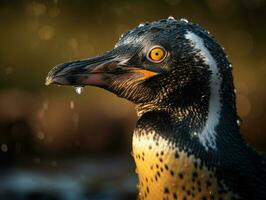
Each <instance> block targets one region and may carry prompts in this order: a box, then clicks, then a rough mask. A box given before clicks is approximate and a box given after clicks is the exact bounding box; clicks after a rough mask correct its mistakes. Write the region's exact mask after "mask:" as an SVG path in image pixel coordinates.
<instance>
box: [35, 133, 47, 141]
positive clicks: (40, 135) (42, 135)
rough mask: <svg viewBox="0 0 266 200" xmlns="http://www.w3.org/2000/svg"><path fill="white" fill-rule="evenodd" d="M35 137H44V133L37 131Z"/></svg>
mask: <svg viewBox="0 0 266 200" xmlns="http://www.w3.org/2000/svg"><path fill="white" fill-rule="evenodd" d="M37 137H38V139H40V140H43V139H44V138H45V135H44V133H43V132H42V131H39V132H38V133H37Z"/></svg>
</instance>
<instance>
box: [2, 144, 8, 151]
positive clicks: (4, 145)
mask: <svg viewBox="0 0 266 200" xmlns="http://www.w3.org/2000/svg"><path fill="white" fill-rule="evenodd" d="M1 150H2V151H3V152H7V151H8V147H7V145H6V144H2V145H1Z"/></svg>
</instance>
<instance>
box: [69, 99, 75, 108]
mask: <svg viewBox="0 0 266 200" xmlns="http://www.w3.org/2000/svg"><path fill="white" fill-rule="evenodd" d="M74 108H75V104H74V101H72V100H71V101H70V109H71V110H73V109H74Z"/></svg>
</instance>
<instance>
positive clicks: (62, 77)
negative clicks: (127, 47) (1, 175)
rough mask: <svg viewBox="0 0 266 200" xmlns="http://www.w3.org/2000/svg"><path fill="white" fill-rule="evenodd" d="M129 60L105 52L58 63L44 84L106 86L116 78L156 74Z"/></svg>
mask: <svg viewBox="0 0 266 200" xmlns="http://www.w3.org/2000/svg"><path fill="white" fill-rule="evenodd" d="M129 60H130V59H128V58H121V57H120V56H115V55H112V54H110V53H107V54H105V55H103V56H98V57H94V58H89V59H84V60H76V61H71V62H67V63H63V64H59V65H57V66H55V67H54V68H53V69H52V70H51V71H50V72H49V73H48V75H47V78H46V83H45V84H46V85H50V84H57V85H72V86H86V85H92V86H98V87H102V88H108V86H109V85H110V84H113V83H114V82H115V81H117V79H119V80H120V81H121V80H125V79H128V78H130V79H136V80H144V79H148V78H150V77H152V76H155V75H156V74H157V72H155V71H152V70H149V69H144V68H136V67H133V66H132V65H131V64H129V62H128V61H129Z"/></svg>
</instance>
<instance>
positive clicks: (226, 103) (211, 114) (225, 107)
mask: <svg viewBox="0 0 266 200" xmlns="http://www.w3.org/2000/svg"><path fill="white" fill-rule="evenodd" d="M228 83H229V84H228ZM203 87H204V86H203ZM199 91H202V89H199ZM211 92H213V91H211V89H210V90H209V92H207V93H206V94H205V95H202V93H201V92H197V91H195V90H194V91H193V96H194V100H191V99H189V96H190V95H189V94H187V96H188V98H187V99H186V98H185V97H181V98H178V97H177V96H176V95H175V94H169V97H168V99H170V100H171V101H170V100H165V101H163V104H156V103H146V104H139V105H137V107H136V109H137V113H138V116H139V120H140V121H141V120H142V116H144V115H145V114H147V113H157V114H158V116H166V115H167V116H168V117H169V123H171V127H174V129H175V130H173V132H174V134H173V137H176V139H180V137H181V138H184V137H185V138H189V139H191V140H193V141H195V140H197V141H198V143H200V144H201V146H203V147H204V149H205V150H206V151H208V150H210V149H214V150H217V145H220V144H218V143H219V142H220V141H222V142H224V141H227V140H228V141H229V140H230V139H231V138H241V135H240V134H239V126H238V124H237V120H238V118H237V113H236V104H235V93H234V86H233V83H232V76H231V75H228V76H227V77H226V78H224V79H223V81H222V82H221V84H220V89H219V92H217V93H215V95H219V97H218V98H217V97H215V96H212V95H211ZM191 95H192V94H191ZM170 102H172V103H170ZM185 102H186V103H185ZM162 113H164V114H165V115H161V114H162ZM169 125H170V124H169Z"/></svg>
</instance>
